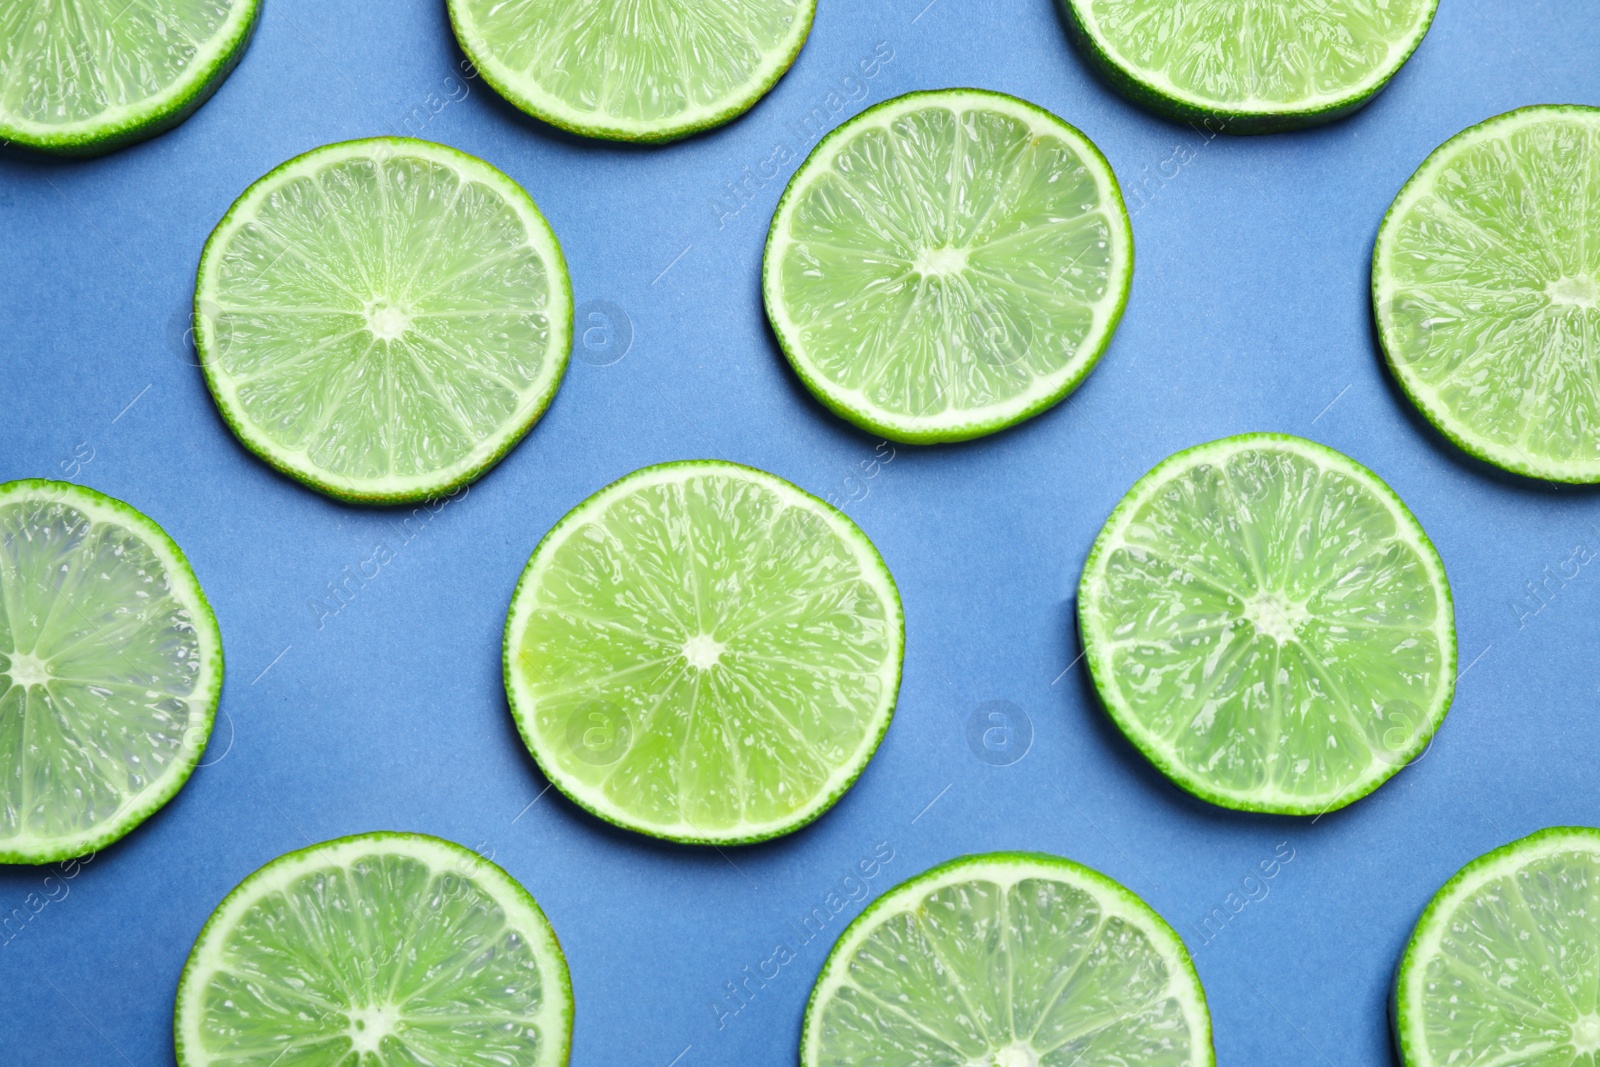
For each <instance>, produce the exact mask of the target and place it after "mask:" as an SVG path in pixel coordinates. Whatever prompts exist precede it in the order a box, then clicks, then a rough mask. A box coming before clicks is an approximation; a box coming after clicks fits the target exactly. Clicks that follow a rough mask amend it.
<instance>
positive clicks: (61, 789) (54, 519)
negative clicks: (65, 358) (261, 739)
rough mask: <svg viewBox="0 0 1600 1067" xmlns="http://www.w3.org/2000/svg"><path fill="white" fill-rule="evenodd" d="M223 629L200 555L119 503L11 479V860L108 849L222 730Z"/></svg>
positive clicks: (7, 674) (1, 541)
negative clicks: (216, 729) (218, 724)
mask: <svg viewBox="0 0 1600 1067" xmlns="http://www.w3.org/2000/svg"><path fill="white" fill-rule="evenodd" d="M221 694H222V635H221V634H220V633H218V632H217V620H216V618H215V617H214V616H213V615H212V614H211V608H210V607H209V606H208V605H207V604H206V598H205V594H204V593H202V592H201V591H200V583H199V582H198V581H196V580H195V576H194V572H193V571H192V570H190V569H189V564H188V561H187V560H185V559H184V558H183V553H182V552H181V551H180V550H179V548H178V546H177V545H175V544H173V543H172V540H171V538H169V537H167V535H166V534H164V533H162V532H161V527H159V526H157V525H156V524H155V523H154V522H152V521H150V520H149V519H148V518H146V517H145V516H143V515H141V514H139V513H138V512H137V511H135V510H133V508H131V507H129V506H128V505H126V504H124V503H122V502H121V501H120V500H113V499H112V498H110V497H108V496H105V495H103V494H101V493H97V492H95V491H94V490H93V489H84V488H82V487H80V486H76V485H71V484H68V483H65V482H43V481H23V482H8V483H6V484H5V485H0V863H50V862H53V861H56V860H62V859H66V858H68V857H71V856H81V855H84V854H85V853H88V852H93V851H95V850H97V849H100V848H103V847H105V846H106V845H109V844H110V843H111V842H113V841H116V840H118V839H119V838H121V837H122V836H123V835H125V834H127V833H128V832H129V831H130V830H132V829H133V828H134V827H135V826H138V825H139V824H140V823H142V822H144V821H145V819H147V818H149V817H150V816H151V814H153V813H154V812H155V811H156V809H157V808H159V807H161V805H163V804H165V803H166V802H167V801H169V800H171V799H172V797H173V794H175V793H177V791H178V789H179V788H180V787H182V785H183V783H184V782H185V781H187V780H188V778H189V774H190V772H192V771H193V770H194V765H195V763H196V761H198V760H199V758H200V753H201V752H203V751H205V747H206V741H207V740H208V739H209V738H210V736H211V720H212V718H213V717H214V716H215V715H216V712H217V699H218V697H219V696H221Z"/></svg>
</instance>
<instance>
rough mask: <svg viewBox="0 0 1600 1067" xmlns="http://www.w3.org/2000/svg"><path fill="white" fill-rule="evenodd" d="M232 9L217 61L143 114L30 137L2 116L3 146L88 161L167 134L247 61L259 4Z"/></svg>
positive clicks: (239, 1)
mask: <svg viewBox="0 0 1600 1067" xmlns="http://www.w3.org/2000/svg"><path fill="white" fill-rule="evenodd" d="M234 10H235V13H236V14H235V16H234V25H233V27H232V28H231V29H230V30H229V31H228V36H227V37H226V39H225V41H224V43H223V45H222V47H221V48H220V49H219V50H218V54H217V55H216V57H215V58H214V59H213V60H212V61H211V62H210V63H209V64H207V65H205V66H202V67H199V68H196V69H195V70H193V71H192V72H191V73H190V76H189V77H188V78H186V79H184V80H183V81H180V82H177V83H175V84H174V85H172V86H171V87H170V88H169V89H168V90H167V92H165V93H163V94H158V95H157V96H156V97H154V98H152V100H151V101H150V102H148V103H146V104H145V105H144V106H143V107H142V108H140V109H139V110H137V111H134V112H132V113H131V114H129V115H128V116H126V117H124V118H123V119H121V120H119V121H117V122H111V123H100V124H96V123H92V122H90V123H80V124H78V125H77V126H76V127H75V128H69V130H68V131H67V132H62V133H36V132H29V131H27V130H24V129H23V128H22V127H20V126H17V125H15V124H14V123H11V122H7V121H6V118H5V116H4V115H3V114H0V143H4V144H13V145H17V146H19V147H22V148H27V149H31V150H33V151H35V152H44V153H48V154H50V155H59V156H75V157H79V158H88V157H91V156H98V155H103V154H105V153H107V152H112V151H115V150H116V149H118V148H124V147H126V146H128V145H130V144H133V143H134V142H136V141H143V140H146V139H148V138H151V137H154V136H156V135H157V134H161V133H165V132H166V131H168V130H170V129H172V128H173V127H174V126H177V125H179V124H180V123H182V122H183V120H184V119H187V118H188V117H189V116H190V115H192V114H194V113H195V112H196V111H197V110H199V108H200V105H201V104H204V103H205V102H206V101H207V100H209V99H210V98H211V95H212V94H213V93H215V92H216V91H217V90H218V89H219V88H221V87H222V83H223V82H224V81H226V80H227V78H228V75H229V74H231V73H233V68H234V67H236V66H238V65H239V61H240V60H241V59H243V58H244V53H245V49H246V48H247V47H248V46H249V44H250V39H251V37H252V36H253V35H254V34H255V29H256V24H257V23H258V22H259V21H260V18H261V0H235V3H234Z"/></svg>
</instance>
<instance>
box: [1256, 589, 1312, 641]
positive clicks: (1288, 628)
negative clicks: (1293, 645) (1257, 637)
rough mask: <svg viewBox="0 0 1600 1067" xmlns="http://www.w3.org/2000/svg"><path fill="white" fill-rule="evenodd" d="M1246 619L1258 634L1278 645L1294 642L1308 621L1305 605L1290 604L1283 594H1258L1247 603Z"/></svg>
mask: <svg viewBox="0 0 1600 1067" xmlns="http://www.w3.org/2000/svg"><path fill="white" fill-rule="evenodd" d="M1244 618H1245V621H1246V622H1248V623H1249V624H1250V625H1251V626H1254V627H1255V628H1256V632H1257V633H1260V634H1262V635H1263V636H1266V637H1270V638H1272V639H1273V640H1274V641H1276V642H1278V644H1280V645H1281V644H1284V643H1285V642H1288V641H1293V640H1294V639H1295V638H1296V637H1297V636H1298V635H1299V632H1300V624H1301V623H1303V622H1305V621H1306V608H1305V605H1304V604H1293V603H1290V602H1289V600H1288V599H1287V598H1285V597H1284V596H1283V594H1281V593H1257V594H1256V595H1255V596H1254V597H1252V598H1250V599H1249V600H1247V601H1246V602H1245V605H1244Z"/></svg>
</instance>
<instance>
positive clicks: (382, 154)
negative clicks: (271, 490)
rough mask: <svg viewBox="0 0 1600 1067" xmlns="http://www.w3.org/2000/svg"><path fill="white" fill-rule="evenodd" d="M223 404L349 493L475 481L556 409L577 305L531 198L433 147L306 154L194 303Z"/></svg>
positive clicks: (216, 261) (213, 254)
mask: <svg viewBox="0 0 1600 1067" xmlns="http://www.w3.org/2000/svg"><path fill="white" fill-rule="evenodd" d="M196 312H197V317H198V323H199V326H200V329H199V331H198V338H199V344H200V348H201V354H202V356H203V357H204V358H205V366H206V371H207V376H208V379H209V381H210V383H211V385H212V391H213V393H214V394H215V395H216V397H217V400H218V403H219V404H220V406H221V407H222V409H223V412H224V414H225V415H226V416H227V417H228V418H229V421H230V422H231V423H232V424H233V426H234V428H235V430H236V431H237V432H238V433H239V434H240V436H241V437H242V438H244V440H245V441H246V443H247V444H250V445H251V447H252V448H254V449H255V450H256V451H257V452H258V453H260V454H262V455H263V456H264V457H265V458H267V459H268V460H269V462H272V463H273V464H274V465H276V466H278V467H280V468H281V469H285V470H288V471H289V472H291V473H293V474H295V475H296V476H298V477H300V478H302V479H303V480H306V481H308V482H310V483H312V484H313V485H316V486H318V487H319V488H323V489H324V490H326V491H329V492H332V493H335V494H336V495H342V496H349V497H354V498H358V499H380V500H381V499H396V500H399V499H418V498H421V497H424V496H428V495H430V494H433V493H437V492H440V491H442V490H444V489H447V488H450V487H451V486H452V485H454V484H459V483H460V482H462V481H465V480H468V479H470V478H471V477H474V476H475V475H476V474H477V473H480V472H481V471H482V470H483V469H484V468H485V467H487V466H489V465H490V464H492V463H493V462H494V461H495V460H496V459H498V457H499V456H500V454H501V453H503V452H504V451H505V449H507V448H509V447H510V446H511V444H513V443H514V442H515V441H516V439H517V438H519V437H520V436H521V435H522V434H523V433H524V432H526V430H527V428H528V426H529V425H531V423H532V422H533V421H534V420H535V419H536V418H537V417H538V416H539V414H540V413H541V412H542V411H543V410H544V407H545V405H546V404H547V403H548V402H549V400H550V397H551V396H552V395H553V394H554V392H555V389H556V386H557V385H558V384H559V382H560V377H561V374H562V372H563V370H564V369H565V366H566V360H567V356H568V353H569V349H570V341H571V316H572V311H571V291H570V288H569V285H568V282H567V275H566V267H565V264H564V263H563V262H562V259H561V254H560V250H559V249H558V248H557V247H556V244H555V239H554V236H553V235H551V234H550V232H549V229H548V227H547V226H546V225H545V223H544V220H543V218H542V217H541V216H540V215H539V213H538V210H537V208H535V207H534V205H533V202H532V201H531V200H529V199H528V198H527V195H526V194H525V193H523V192H522V191H521V190H520V189H518V188H517V187H516V186H515V185H514V184H512V182H511V181H510V179H508V178H506V177H505V176H504V175H502V174H500V173H499V172H498V171H496V170H494V169H493V168H492V167H490V166H489V165H488V164H486V163H482V162H480V161H478V160H475V159H472V158H471V157H468V156H464V155H461V154H460V153H457V152H455V151H453V150H451V149H447V148H444V147H442V146H438V145H431V144H427V143H425V142H421V141H406V140H387V139H384V140H374V141H355V142H349V143H346V144H342V145H333V146H329V147H328V148H323V149H318V150H317V151H315V152H312V153H310V154H308V155H306V156H302V157H300V158H299V159H297V160H293V161H291V162H290V163H288V164H285V165H284V166H283V167H281V168H279V169H278V170H277V171H274V172H273V173H272V174H270V175H268V176H267V177H266V178H264V179H262V180H261V181H260V182H258V183H257V184H256V185H255V186H253V187H252V188H251V189H250V190H249V191H248V192H247V193H246V194H245V195H244V196H243V197H241V198H240V200H239V202H238V203H237V204H235V205H234V208H233V210H232V211H230V212H229V214H228V216H227V218H225V219H224V220H223V222H222V223H221V225H219V227H218V229H217V232H216V234H214V235H213V236H212V239H211V243H210V244H209V245H208V247H207V250H206V255H205V259H204V261H203V262H202V265H201V271H200V281H199V285H198V288H197V291H196Z"/></svg>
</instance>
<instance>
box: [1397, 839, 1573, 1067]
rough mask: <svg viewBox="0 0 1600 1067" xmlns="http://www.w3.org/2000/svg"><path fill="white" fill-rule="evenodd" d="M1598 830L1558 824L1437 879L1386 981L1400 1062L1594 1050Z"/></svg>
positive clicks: (1561, 1061)
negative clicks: (1391, 982) (1391, 985)
mask: <svg viewBox="0 0 1600 1067" xmlns="http://www.w3.org/2000/svg"><path fill="white" fill-rule="evenodd" d="M1597 924H1600V830H1595V829H1592V828H1590V827H1576V826H1557V827H1552V828H1550V829H1548V830H1541V831H1539V832H1538V833H1536V834H1533V835H1531V836H1529V837H1525V838H1523V839H1522V840H1520V841H1514V842H1512V843H1511V844H1509V845H1506V846H1504V847H1502V848H1497V849H1495V850H1494V851H1493V852H1490V853H1488V854H1487V855H1484V856H1480V857H1478V858H1477V859H1475V860H1473V861H1472V862H1471V863H1469V864H1467V865H1466V866H1465V867H1464V868H1462V869H1461V871H1460V873H1458V874H1457V875H1456V876H1455V877H1454V878H1452V879H1450V881H1448V882H1446V883H1445V885H1444V888H1442V889H1440V890H1439V892H1438V895H1437V896H1435V897H1434V898H1433V901H1432V903H1430V904H1429V905H1428V907H1427V910H1426V911H1424V912H1423V913H1422V918H1421V920H1420V921H1418V923H1417V928H1416V931H1415V932H1414V933H1413V934H1412V935H1411V941H1410V943H1408V944H1407V945H1406V951H1405V955H1404V956H1403V957H1402V958H1401V961H1400V969H1399V971H1398V972H1397V973H1396V976H1395V993H1394V1024H1395V1032H1396V1035H1397V1038H1398V1040H1397V1044H1398V1045H1399V1047H1400V1057H1401V1060H1402V1061H1403V1062H1404V1064H1405V1067H1444V1065H1446V1064H1450V1065H1454V1064H1484V1065H1488V1064H1500V1065H1504V1067H1512V1065H1524V1064H1525V1065H1528V1067H1533V1065H1535V1064H1537V1065H1539V1067H1558V1065H1559V1067H1568V1065H1571V1067H1590V1065H1592V1064H1594V1063H1595V1062H1596V1058H1597V1057H1600V925H1597Z"/></svg>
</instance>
